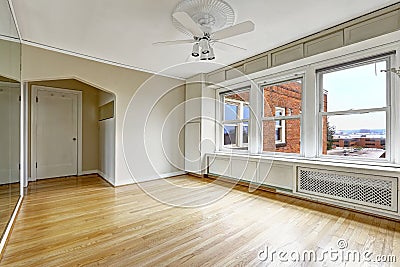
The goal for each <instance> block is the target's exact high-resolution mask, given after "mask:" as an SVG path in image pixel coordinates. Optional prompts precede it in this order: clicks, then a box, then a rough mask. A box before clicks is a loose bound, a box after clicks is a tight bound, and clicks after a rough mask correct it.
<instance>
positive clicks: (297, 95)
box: [263, 79, 302, 117]
mask: <svg viewBox="0 0 400 267" xmlns="http://www.w3.org/2000/svg"><path fill="white" fill-rule="evenodd" d="M263 94H264V117H273V116H277V114H276V107H280V108H281V109H282V110H281V109H280V110H278V113H281V115H280V116H285V115H287V116H289V115H300V114H301V98H302V79H298V80H293V81H288V82H284V83H280V84H275V85H268V86H265V87H263ZM285 110H286V112H289V111H290V114H285Z"/></svg>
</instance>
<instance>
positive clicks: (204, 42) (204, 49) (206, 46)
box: [200, 38, 210, 54]
mask: <svg viewBox="0 0 400 267" xmlns="http://www.w3.org/2000/svg"><path fill="white" fill-rule="evenodd" d="M200 47H201V53H202V54H208V53H209V52H210V44H209V43H208V40H207V39H206V38H203V39H201V40H200Z"/></svg>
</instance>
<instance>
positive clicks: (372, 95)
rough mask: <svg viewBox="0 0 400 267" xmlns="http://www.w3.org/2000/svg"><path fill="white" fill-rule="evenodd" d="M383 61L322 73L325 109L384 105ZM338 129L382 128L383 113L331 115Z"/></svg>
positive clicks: (384, 64) (384, 115) (384, 125)
mask: <svg viewBox="0 0 400 267" xmlns="http://www.w3.org/2000/svg"><path fill="white" fill-rule="evenodd" d="M386 69H387V67H386V62H385V61H381V62H377V63H372V64H368V65H364V66H359V67H355V68H351V69H345V70H341V71H335V72H331V73H326V74H324V75H323V88H324V89H325V90H327V91H328V111H344V110H350V109H368V108H381V107H385V106H386V73H385V72H381V70H386ZM328 121H329V124H330V125H334V126H336V129H337V130H358V129H385V127H386V114H385V112H376V113H368V114H357V115H340V116H330V117H329V118H328Z"/></svg>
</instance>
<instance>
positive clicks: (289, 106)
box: [225, 80, 302, 153]
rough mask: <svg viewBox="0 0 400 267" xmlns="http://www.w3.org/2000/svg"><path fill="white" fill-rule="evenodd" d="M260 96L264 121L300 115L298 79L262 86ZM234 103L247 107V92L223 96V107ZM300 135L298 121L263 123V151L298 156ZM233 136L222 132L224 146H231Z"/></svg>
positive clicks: (234, 137) (300, 86) (300, 97)
mask: <svg viewBox="0 0 400 267" xmlns="http://www.w3.org/2000/svg"><path fill="white" fill-rule="evenodd" d="M263 93H264V117H265V118H271V119H273V117H276V116H296V115H300V114H301V105H302V83H301V81H300V80H299V81H292V82H287V83H283V84H279V85H272V86H266V87H264V88H263ZM237 101H240V102H242V103H244V105H248V103H249V92H248V91H244V92H240V93H235V94H230V95H226V96H225V104H226V103H227V102H228V103H230V104H233V103H235V102H237ZM231 102H232V103H231ZM241 106H243V104H241ZM238 112H239V111H238ZM239 113H240V112H239ZM228 127H229V126H228ZM231 127H232V126H231ZM300 133H301V131H300V119H299V118H293V119H287V120H268V121H264V122H263V151H269V152H286V153H300ZM236 135H237V133H236V132H235V134H232V133H228V131H225V145H226V144H227V143H228V144H229V143H231V141H230V140H231V139H236V138H237V136H236Z"/></svg>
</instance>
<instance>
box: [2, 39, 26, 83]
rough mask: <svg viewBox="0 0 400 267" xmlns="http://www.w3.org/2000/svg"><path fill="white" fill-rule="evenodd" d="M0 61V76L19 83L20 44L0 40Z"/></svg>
mask: <svg viewBox="0 0 400 267" xmlns="http://www.w3.org/2000/svg"><path fill="white" fill-rule="evenodd" d="M0 59H1V61H0V74H1V75H2V76H4V77H6V78H9V79H13V80H17V81H19V80H20V79H21V76H20V69H21V66H20V63H21V62H20V60H21V44H20V43H18V42H15V41H7V40H1V39H0Z"/></svg>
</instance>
